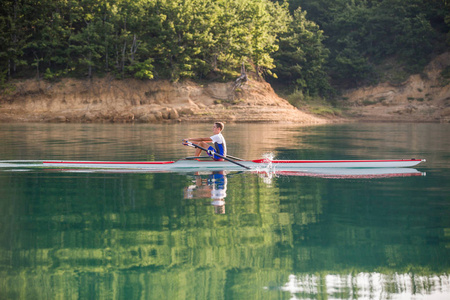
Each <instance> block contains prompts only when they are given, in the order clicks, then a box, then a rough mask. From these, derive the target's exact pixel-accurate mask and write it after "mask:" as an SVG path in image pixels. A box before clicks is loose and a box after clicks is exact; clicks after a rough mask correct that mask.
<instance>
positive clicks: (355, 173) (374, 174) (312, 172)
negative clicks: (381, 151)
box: [257, 168, 426, 179]
mask: <svg viewBox="0 0 450 300" xmlns="http://www.w3.org/2000/svg"><path fill="white" fill-rule="evenodd" d="M257 173H258V174H261V175H262V176H304V177H320V178H330V179H352V178H354V179H361V178H369V179H370V178H388V177H409V176H425V175H426V173H425V172H419V171H417V170H416V169H411V168H359V169H356V168H354V169H352V168H315V169H308V170H275V171H273V172H265V171H258V172H257Z"/></svg>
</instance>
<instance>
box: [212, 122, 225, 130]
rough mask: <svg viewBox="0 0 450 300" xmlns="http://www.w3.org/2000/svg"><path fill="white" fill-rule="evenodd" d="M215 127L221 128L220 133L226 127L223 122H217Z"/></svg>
mask: <svg viewBox="0 0 450 300" xmlns="http://www.w3.org/2000/svg"><path fill="white" fill-rule="evenodd" d="M214 125H216V127H219V128H220V131H222V130H223V129H224V128H225V125H224V124H223V123H222V122H215V123H214Z"/></svg>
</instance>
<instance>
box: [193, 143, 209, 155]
mask: <svg viewBox="0 0 450 300" xmlns="http://www.w3.org/2000/svg"><path fill="white" fill-rule="evenodd" d="M198 145H199V146H201V147H203V148H206V149H208V147H209V144H208V143H205V142H199V143H198ZM202 151H203V150H202V149H200V148H196V149H195V156H200V154H202Z"/></svg>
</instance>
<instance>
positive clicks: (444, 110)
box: [341, 53, 450, 122]
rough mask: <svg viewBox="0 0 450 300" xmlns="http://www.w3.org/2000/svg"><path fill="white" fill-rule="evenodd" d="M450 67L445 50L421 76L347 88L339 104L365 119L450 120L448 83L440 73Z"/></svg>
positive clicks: (449, 84)
mask: <svg viewBox="0 0 450 300" xmlns="http://www.w3.org/2000/svg"><path fill="white" fill-rule="evenodd" d="M449 66H450V53H444V54H442V55H440V56H438V57H437V58H436V59H434V60H433V61H432V62H431V63H430V64H429V65H428V66H427V67H426V68H425V69H424V72H423V73H422V74H420V75H413V76H410V77H409V78H408V80H406V81H405V82H403V83H401V84H391V83H389V82H385V83H382V84H379V85H377V86H372V87H365V88H359V89H355V90H350V91H347V92H346V93H344V95H343V99H344V100H342V101H341V104H342V105H345V106H347V107H348V110H349V114H350V115H351V116H352V117H354V118H356V119H358V120H364V121H394V122H395V121H418V122H450V82H449V80H448V79H445V78H443V77H442V76H441V73H442V71H443V70H444V69H445V68H448V67H449Z"/></svg>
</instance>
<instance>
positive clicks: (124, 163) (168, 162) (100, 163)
mask: <svg viewBox="0 0 450 300" xmlns="http://www.w3.org/2000/svg"><path fill="white" fill-rule="evenodd" d="M43 163H44V164H90V165H94V164H95V165H106V164H107V165H137V164H138V165H165V164H173V163H174V161H138V162H132V161H124V162H120V161H44V162H43Z"/></svg>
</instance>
